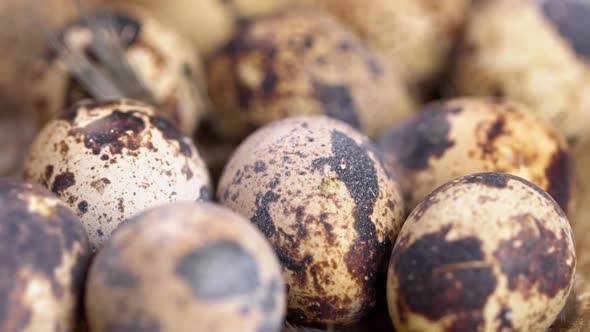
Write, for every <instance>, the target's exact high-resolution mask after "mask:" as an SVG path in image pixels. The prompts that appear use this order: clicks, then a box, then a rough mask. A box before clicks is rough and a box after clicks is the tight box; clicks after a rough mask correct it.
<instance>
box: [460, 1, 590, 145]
mask: <svg viewBox="0 0 590 332" xmlns="http://www.w3.org/2000/svg"><path fill="white" fill-rule="evenodd" d="M588 15H590V4H588V3H587V2H584V1H576V0H559V1H556V0H547V1H534V0H498V1H479V2H477V5H476V6H474V9H473V12H472V14H471V15H470V17H471V18H470V20H469V23H468V24H467V27H466V29H465V37H464V41H463V43H462V46H461V48H460V50H459V51H458V54H457V61H456V64H455V66H454V69H453V74H452V78H451V83H452V85H453V86H454V92H455V93H456V94H457V95H496V96H498V95H499V96H505V97H507V98H511V99H515V100H518V101H521V102H523V103H525V104H526V105H528V106H530V107H531V109H533V110H534V111H536V112H538V113H540V114H542V115H543V116H545V117H546V118H547V119H549V120H550V121H551V122H552V123H553V125H555V126H556V127H557V128H558V129H559V130H560V131H562V132H563V133H564V134H565V135H566V136H567V138H568V139H569V140H572V141H575V140H578V139H585V138H587V137H588V136H590V135H588V132H590V131H589V129H590V122H589V121H587V119H588V118H589V117H590V69H589V67H588V65H587V60H588V57H589V56H590V47H589V46H588V45H589V44H588V42H587V41H588V40H589V39H590V32H589V31H590V30H589V28H588V27H589V26H588V20H587V19H586V18H587V17H588Z"/></svg>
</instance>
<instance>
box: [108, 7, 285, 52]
mask: <svg viewBox="0 0 590 332" xmlns="http://www.w3.org/2000/svg"><path fill="white" fill-rule="evenodd" d="M110 1H111V2H114V3H134V4H137V5H140V6H141V7H143V8H146V9H147V10H149V11H150V12H152V13H154V15H156V16H157V17H158V18H159V19H161V20H162V21H163V22H166V23H167V24H169V25H170V26H172V27H174V28H175V29H176V30H178V31H179V32H181V33H183V34H184V35H185V36H186V37H187V38H189V40H190V41H191V42H192V43H193V44H195V45H196V46H197V48H198V49H199V50H200V51H202V52H203V53H204V54H209V53H211V52H213V51H214V50H216V49H217V48H219V47H221V46H222V45H223V44H225V43H226V42H227V41H228V40H229V39H230V38H231V35H232V33H233V32H234V31H235V30H236V29H239V21H240V20H241V19H243V18H247V17H252V16H257V15H263V14H267V13H270V12H273V11H275V10H277V9H280V8H284V7H287V6H288V5H289V4H291V3H293V2H294V0H199V1H194V0H170V1H161V0H110Z"/></svg>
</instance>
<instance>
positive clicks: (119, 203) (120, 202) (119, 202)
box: [117, 198, 125, 213]
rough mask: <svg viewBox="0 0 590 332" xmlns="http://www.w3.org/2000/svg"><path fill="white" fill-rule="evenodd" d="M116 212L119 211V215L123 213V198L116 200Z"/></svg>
mask: <svg viewBox="0 0 590 332" xmlns="http://www.w3.org/2000/svg"><path fill="white" fill-rule="evenodd" d="M117 202H118V203H117V210H119V212H120V213H125V203H124V199H123V198H119V199H117Z"/></svg>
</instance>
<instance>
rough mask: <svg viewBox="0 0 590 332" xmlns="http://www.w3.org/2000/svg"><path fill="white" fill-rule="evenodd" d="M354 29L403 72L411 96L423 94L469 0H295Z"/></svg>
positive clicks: (453, 38)
mask: <svg viewBox="0 0 590 332" xmlns="http://www.w3.org/2000/svg"><path fill="white" fill-rule="evenodd" d="M298 3H302V4H305V5H307V6H310V7H311V8H316V9H317V8H319V9H322V10H325V11H327V12H329V13H331V14H334V15H335V16H337V17H338V19H340V20H341V21H342V22H343V23H344V24H346V25H347V26H348V27H350V28H351V29H352V30H354V31H355V32H356V33H357V34H358V35H359V36H360V37H361V38H362V39H363V40H364V41H365V42H366V43H367V44H368V45H369V46H370V47H372V48H373V49H374V50H375V51H377V52H379V53H380V54H382V55H383V56H384V58H385V59H386V61H387V62H388V64H390V65H391V66H393V67H394V68H396V69H397V70H398V71H399V73H400V74H401V75H402V76H403V81H404V82H405V83H407V84H408V85H409V86H410V88H411V91H412V94H413V95H414V96H416V97H424V98H426V97H428V94H429V92H431V90H432V88H433V87H434V85H435V84H436V83H437V81H438V79H440V77H441V76H442V74H443V72H444V70H445V68H446V66H447V62H448V61H449V56H450V55H451V51H452V50H453V47H454V45H455V43H456V41H457V39H458V36H459V35H460V31H461V28H462V25H463V23H464V20H465V17H466V14H467V9H468V8H469V5H470V3H471V0H444V1H440V0H395V1H392V0H364V1H359V0H299V1H298Z"/></svg>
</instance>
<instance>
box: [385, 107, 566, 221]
mask: <svg viewBox="0 0 590 332" xmlns="http://www.w3.org/2000/svg"><path fill="white" fill-rule="evenodd" d="M379 147H380V148H381V151H382V152H383V154H384V155H385V156H386V159H387V160H388V161H389V162H390V164H391V165H393V166H394V167H395V168H396V169H397V171H398V172H399V174H404V176H403V177H400V179H401V180H402V186H403V189H404V196H405V198H406V204H407V205H406V207H407V208H408V210H409V211H411V209H413V208H414V207H416V205H418V203H419V202H420V201H422V200H423V199H424V197H426V195H428V194H429V193H431V192H432V191H433V190H434V189H436V188H437V187H438V186H440V185H442V184H444V183H446V182H448V181H450V180H452V179H454V178H457V177H459V176H463V175H468V174H471V173H478V172H502V173H510V174H514V175H517V176H520V177H523V178H525V179H527V180H529V181H531V182H533V183H535V184H536V185H538V186H540V187H541V188H542V189H543V190H545V191H547V192H549V194H550V195H551V196H553V198H554V199H555V200H556V201H557V203H558V204H559V205H560V206H561V208H562V209H563V210H564V211H569V210H571V209H572V207H573V202H574V185H575V183H574V174H573V169H572V167H573V166H572V162H571V160H570V153H569V149H568V147H567V145H566V143H565V141H564V139H563V137H562V136H561V135H560V134H559V133H558V132H557V131H556V130H555V129H553V127H552V126H551V125H550V124H549V123H547V122H546V121H545V120H544V119H542V118H540V117H539V116H538V115H536V114H534V113H533V112H532V111H530V110H529V109H528V108H527V107H525V106H523V105H522V104H519V103H515V102H509V101H499V100H493V99H484V98H461V99H453V100H449V101H445V102H436V103H431V104H429V105H427V106H426V107H425V108H424V110H423V111H422V112H420V113H418V114H417V115H416V116H415V117H413V118H412V119H410V120H408V121H406V122H404V123H402V124H400V125H398V126H395V127H393V128H391V129H390V130H389V131H388V132H387V133H386V134H384V135H383V137H382V138H381V140H380V143H379Z"/></svg>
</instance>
